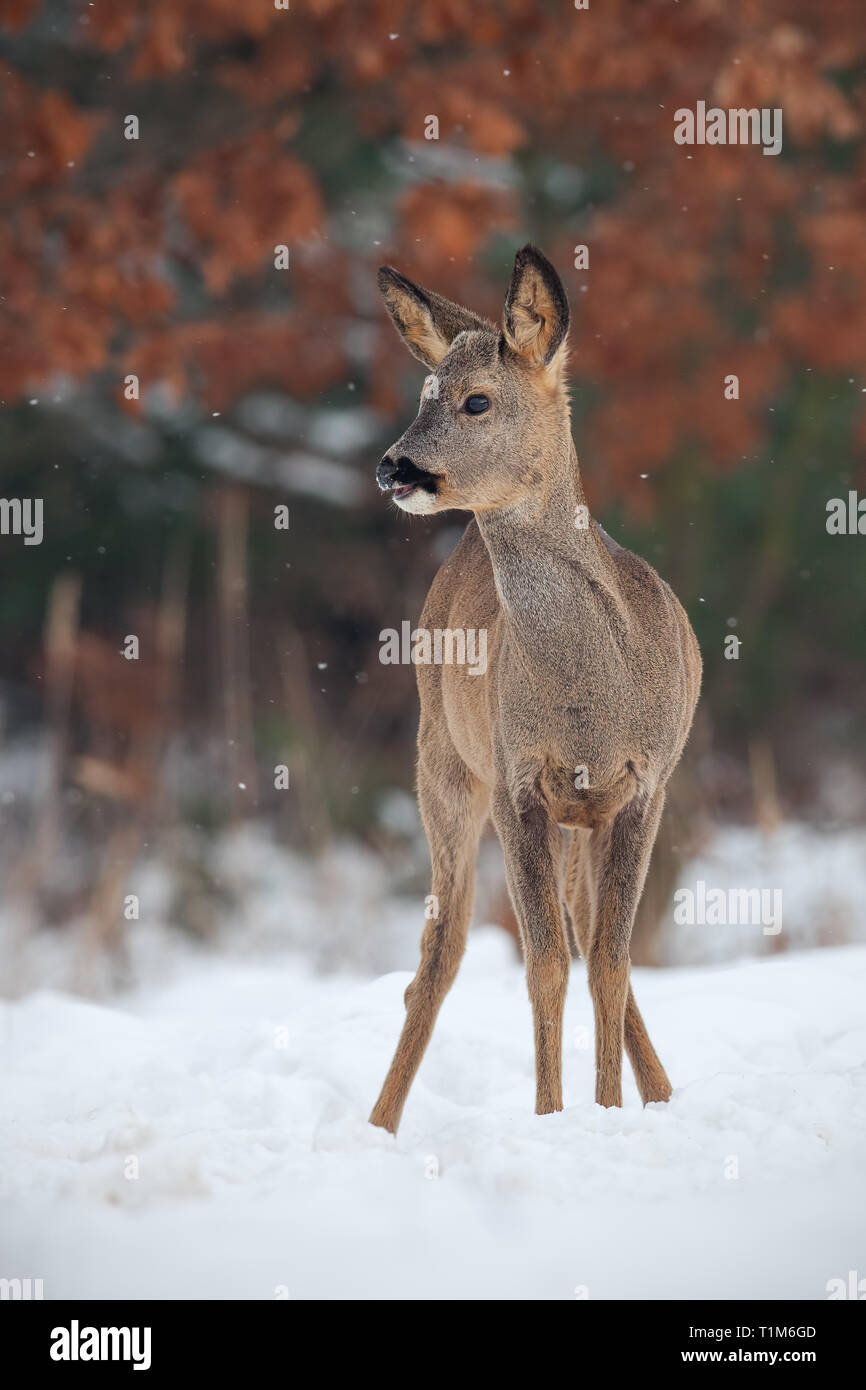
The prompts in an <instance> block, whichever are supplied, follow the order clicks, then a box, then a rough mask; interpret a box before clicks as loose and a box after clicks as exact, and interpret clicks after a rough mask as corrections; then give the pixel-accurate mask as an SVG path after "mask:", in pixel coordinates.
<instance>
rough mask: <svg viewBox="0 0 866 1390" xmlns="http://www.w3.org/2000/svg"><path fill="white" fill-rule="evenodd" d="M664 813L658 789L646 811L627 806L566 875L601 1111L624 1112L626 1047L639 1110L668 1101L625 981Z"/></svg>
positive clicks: (580, 851)
mask: <svg viewBox="0 0 866 1390" xmlns="http://www.w3.org/2000/svg"><path fill="white" fill-rule="evenodd" d="M663 806H664V790H663V789H660V790H659V791H657V792H656V794H655V796H654V797H653V798H652V799H651V800H650V801H649V803H646V804H644V805H643V806H639V805H637V804H636V803H634V802H632V803H631V805H629V806H626V807H625V808H624V809H623V810H622V811H620V813H619V815H618V816H617V817H616V820H615V821H614V822H613V824H612V825H611V826H609V827H607V828H606V829H605V830H603V831H598V830H597V831H593V832H592V842H591V843H589V844H587V843H584V844H582V845H580V846H579V847H578V848H577V851H576V853H577V857H578V860H579V863H578V865H577V866H576V869H575V870H574V872H572V873H570V874H569V876H568V883H569V887H571V886H572V883H573V882H574V884H575V886H574V889H573V892H574V896H573V897H572V898H571V901H572V903H573V907H572V908H571V917H572V920H573V922H574V926H575V930H576V932H577V936H578V942H579V945H580V950H581V955H583V957H584V959H585V960H586V963H587V971H588V975H589V989H590V993H591V995H592V1001H593V1007H594V1010H595V1039H596V1045H595V1055H596V1089H595V1098H596V1101H597V1102H598V1104H599V1105H608V1106H609V1105H622V1051H623V1044H624V1045H625V1048H626V1051H627V1053H628V1057H629V1061H630V1062H631V1065H632V1070H633V1072H634V1076H635V1081H636V1082H637V1088H638V1091H639V1093H640V1097H641V1100H642V1101H643V1103H644V1105H646V1104H648V1102H649V1101H661V1100H669V1099H670V1096H671V1083H670V1081H669V1080H668V1077H667V1074H666V1072H665V1069H664V1067H663V1066H662V1064H661V1062H660V1061H659V1058H658V1055H657V1053H656V1050H655V1048H654V1047H653V1045H652V1043H651V1042H650V1039H649V1034H648V1033H647V1030H646V1025H645V1024H644V1021H643V1019H642V1018H641V1014H640V1010H639V1009H638V1006H637V1004H636V1003H635V998H634V993H633V991H632V987H631V983H630V980H629V972H630V960H629V946H630V943H631V932H632V926H633V924H634V917H635V912H636V911H637V906H638V903H639V902H640V896H641V893H642V892H643V887H644V882H645V880H646V874H647V869H648V867H649V860H650V855H651V853H652V847H653V843H654V841H655V837H656V833H657V831H658V827H659V821H660V820H661V814H662V808H663ZM569 867H570V869H571V866H569ZM578 875H581V876H582V877H578ZM587 908H589V911H587Z"/></svg>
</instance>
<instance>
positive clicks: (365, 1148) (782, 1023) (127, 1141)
mask: <svg viewBox="0 0 866 1390" xmlns="http://www.w3.org/2000/svg"><path fill="white" fill-rule="evenodd" d="M419 928H420V922H412V923H411V924H407V939H408V940H409V941H410V942H411V947H410V949H409V954H410V955H414V945H415V941H416V940H417V936H418V932H419ZM302 962H303V957H301V956H300V954H299V953H298V952H297V951H292V952H282V953H280V952H276V951H274V952H271V953H270V954H268V955H267V956H264V957H262V959H260V960H258V961H257V960H252V959H249V960H238V959H235V960H233V961H227V960H226V959H225V958H222V959H217V958H216V957H208V956H203V957H202V959H200V960H198V961H196V962H194V963H193V962H190V963H189V964H188V965H187V966H185V967H183V968H182V969H180V971H179V972H178V973H176V974H175V975H173V976H172V977H171V978H170V979H169V980H168V981H167V982H166V983H164V984H162V985H154V984H152V983H151V984H148V985H146V986H142V987H140V988H139V989H138V991H137V992H134V993H132V994H128V995H126V996H123V997H122V1000H121V1001H120V1002H118V1000H117V999H114V1000H112V1001H110V1002H107V1003H104V1004H102V1003H93V1002H85V1001H84V1000H82V999H80V998H76V997H73V996H71V995H69V994H64V993H61V992H54V991H41V992H39V991H37V992H34V993H31V994H29V995H27V996H26V997H25V998H23V999H22V1000H20V1001H18V1002H13V1003H9V1004H5V1005H3V1006H2V1016H0V1020H2V1021H0V1048H2V1060H0V1109H2V1113H3V1116H4V1123H3V1127H2V1140H0V1143H2V1152H0V1184H2V1185H0V1276H3V1277H7V1278H13V1277H18V1278H27V1277H29V1278H41V1279H43V1280H44V1290H45V1297H46V1298H52V1297H67V1296H81V1297H120V1298H130V1297H156V1298H202V1297H204V1298H213V1297H221V1298H237V1297H243V1298H263V1299H270V1298H274V1297H281V1296H282V1297H284V1296H287V1297H291V1298H296V1299H304V1298H396V1299H403V1298H429V1299H438V1298H545V1299H573V1298H575V1297H584V1296H588V1297H589V1298H592V1299H599V1298H612V1297H614V1298H635V1297H654V1298H671V1297H682V1296H685V1297H699V1298H704V1297H722V1298H725V1297H746V1298H755V1299H765V1298H772V1297H781V1298H804V1299H820V1298H825V1297H826V1285H827V1282H828V1280H830V1279H833V1278H843V1279H847V1277H848V1272H849V1271H850V1270H859V1271H860V1274H861V1275H862V1274H863V1273H866V1209H864V1203H863V1200H862V1174H863V1161H864V1156H866V1066H864V1056H866V1009H864V992H866V947H864V946H847V947H840V948H836V949H826V950H819V951H810V952H804V953H801V954H793V953H792V954H787V955H780V956H776V957H774V958H771V959H765V960H761V961H752V962H745V963H743V962H739V963H736V964H727V965H721V966H715V967H702V968H700V969H676V970H665V971H659V972H641V971H636V972H635V988H636V993H637V997H638V1001H639V1003H640V1004H641V1007H642V1009H643V1012H644V1016H645V1018H646V1019H647V1023H648V1026H649V1028H650V1032H651V1035H652V1037H653V1040H654V1041H655V1043H656V1046H657V1049H658V1051H659V1053H660V1055H661V1057H662V1059H663V1061H664V1062H665V1064H666V1066H667V1068H668V1071H669V1073H670V1075H671V1078H672V1080H673V1082H674V1085H675V1093H674V1097H673V1100H672V1101H671V1103H670V1104H669V1105H667V1106H663V1105H657V1106H651V1107H649V1108H647V1109H646V1110H643V1109H641V1107H640V1104H639V1101H638V1098H637V1093H636V1091H635V1088H634V1085H633V1083H632V1081H631V1076H630V1073H629V1074H628V1077H627V1086H626V1100H625V1104H624V1107H623V1109H622V1110H620V1111H614V1110H610V1111H604V1110H601V1109H600V1108H598V1107H597V1106H595V1105H594V1104H593V1101H592V1088H593V1064H592V1051H591V1046H590V1039H591V1034H592V1028H591V1011H590V1006H589V999H588V994H587V990H586V983H585V977H584V973H583V969H582V967H581V966H580V965H576V966H575V967H574V969H573V972H572V982H571V989H570V992H569V1002H568V1009H567V1015H566V1049H565V1097H566V1109H565V1111H564V1112H563V1113H562V1114H558V1115H550V1116H545V1117H539V1116H536V1115H534V1114H533V1113H532V1106H533V1068H532V1049H531V1025H530V1016H529V1005H528V1000H527V997H526V989H525V985H524V981H523V974H522V970H521V968H520V967H519V965H518V964H517V963H516V962H515V961H514V957H513V951H512V948H511V944H510V942H509V941H508V940H507V939H506V938H505V937H504V935H503V934H502V933H499V932H496V931H493V930H491V929H482V930H479V931H476V932H474V933H473V934H472V936H471V942H470V948H469V951H468V953H467V957H466V961H465V963H464V966H463V969H462V971H461V974H460V976H459V978H458V981H457V984H456V985H455V987H454V989H453V990H452V992H451V995H450V996H449V998H448V1000H447V1001H446V1004H445V1006H444V1008H443V1011H442V1014H441V1016H440V1020H439V1023H438V1027H437V1030H436V1033H435V1034H434V1038H433V1041H432V1043H431V1046H430V1049H429V1050H428V1053H427V1057H426V1058H425V1061H424V1063H423V1065H422V1069H421V1072H420V1074H419V1077H418V1079H417V1081H416V1083H415V1087H414V1089H413V1091H412V1093H411V1095H410V1097H409V1101H408V1104H407V1107H406V1111H405V1115H404V1120H403V1126H402V1128H401V1131H400V1134H399V1136H398V1138H397V1139H396V1140H394V1139H392V1138H391V1137H390V1136H388V1135H386V1134H384V1133H382V1132H381V1131H378V1130H374V1129H372V1128H370V1127H369V1126H368V1125H367V1124H366V1119H365V1117H366V1115H367V1113H368V1111H369V1108H370V1106H371V1104H372V1102H373V1100H374V1099H375V1096H376V1094H377V1091H378V1088H379V1085H380V1083H381V1081H382V1078H383V1076H384V1072H385V1069H386V1066H387V1064H388V1062H389V1060H390V1056H391V1052H392V1049H393V1046H394V1043H395V1041H396V1037H397V1033H398V1029H399V1026H400V1022H401V1019H402V992H403V989H404V988H405V986H406V984H407V982H408V980H409V978H410V977H409V975H408V974H407V973H405V972H400V973H394V974H389V975H386V976H384V977H381V978H379V979H376V980H372V981H370V980H364V979H363V978H361V977H358V976H352V977H350V976H335V975H333V974H322V973H318V974H317V973H313V972H312V971H311V970H310V968H309V967H308V966H307V965H305V964H304V963H302ZM136 1173H137V1176H136Z"/></svg>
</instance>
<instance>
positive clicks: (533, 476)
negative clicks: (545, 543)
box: [376, 246, 570, 513]
mask: <svg viewBox="0 0 866 1390" xmlns="http://www.w3.org/2000/svg"><path fill="white" fill-rule="evenodd" d="M379 288H380V290H381V291H382V294H383V296H384V299H385V304H386V307H387V309H388V312H389V314H390V315H391V318H392V320H393V322H394V325H395V327H396V329H397V332H398V333H399V334H400V336H401V337H402V339H403V341H404V342H405V344H406V346H407V347H408V349H409V351H410V352H411V353H412V354H413V356H415V357H417V358H418V359H419V361H421V362H423V363H424V365H425V366H426V367H427V368H428V371H429V372H430V375H429V376H428V377H427V379H426V380H425V382H424V385H423V387H422V390H421V403H420V407H419V410H418V415H417V417H416V418H415V420H414V421H413V422H412V424H411V425H410V426H409V428H408V429H407V430H406V432H405V434H403V435H402V436H401V437H400V439H398V440H397V442H396V443H395V444H394V445H393V446H392V447H391V449H390V450H389V451H388V453H387V454H386V455H385V457H384V458H383V459H382V462H381V463H380V464H379V466H378V468H377V470H376V481H377V482H378V484H379V487H380V488H381V489H382V491H383V492H387V493H388V494H389V496H390V497H391V498H392V499H393V501H394V502H395V503H396V505H397V506H398V507H400V508H401V510H402V511H405V512H416V513H429V512H441V511H446V510H448V509H449V508H452V507H456V508H460V509H463V510H468V511H474V512H479V511H489V510H494V509H503V508H507V507H513V506H517V505H519V504H520V502H522V501H523V500H525V499H526V498H527V497H528V496H530V495H531V494H532V493H533V492H539V491H541V490H542V489H543V487H544V482H545V468H544V461H545V459H546V458H548V457H550V455H551V451H552V448H553V447H554V446H555V445H556V444H557V443H560V444H562V443H564V444H566V445H567V444H568V443H569V441H570V425H569V409H568V395H567V391H566V386H565V360H566V354H567V333H568V322H569V310H568V300H567V298H566V295H565V290H564V289H563V286H562V282H561V280H560V278H559V276H558V275H557V273H556V271H555V270H554V268H553V266H552V265H551V264H550V262H549V261H548V260H547V258H546V257H545V256H543V255H542V254H541V252H540V251H538V250H537V249H536V248H535V247H534V246H524V248H523V250H522V251H519V252H518V253H517V256H516V258H515V262H514V271H513V274H512V277H511V284H510V286H509V289H508V293H507V295H506V298H505V308H504V312H503V319H502V329H501V331H500V330H499V329H497V328H496V327H495V326H494V325H493V324H492V323H490V322H489V321H488V320H487V319H483V318H480V317H479V316H478V315H477V314H474V313H472V311H471V310H469V309H464V308H462V307H461V306H460V305H459V304H454V303H452V301H451V300H449V299H445V298H444V297H443V296H442V295H439V294H434V293H433V292H432V291H430V290H426V289H422V288H421V286H420V285H416V284H414V283H413V282H412V281H411V280H407V279H406V277H405V276H404V275H401V274H400V273H399V272H398V271H396V270H393V269H392V268H391V267H390V266H383V267H382V268H381V270H380V271H379Z"/></svg>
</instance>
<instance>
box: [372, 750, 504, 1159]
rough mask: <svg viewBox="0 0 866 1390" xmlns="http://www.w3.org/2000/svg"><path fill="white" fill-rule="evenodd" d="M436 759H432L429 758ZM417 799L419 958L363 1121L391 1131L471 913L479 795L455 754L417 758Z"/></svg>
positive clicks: (482, 804)
mask: <svg viewBox="0 0 866 1390" xmlns="http://www.w3.org/2000/svg"><path fill="white" fill-rule="evenodd" d="M434 759H435V761H434ZM418 804H419V806H420V809H421V817H422V820H423V821H424V828H425V830H426V832H427V840H428V843H429V846H430V857H431V860H432V866H433V882H432V892H431V896H430V898H429V899H428V908H427V911H428V917H427V920H426V922H425V925H424V931H423V933H422V936H421V964H420V965H419V967H418V971H417V974H416V975H415V978H414V980H413V981H412V983H411V984H410V985H409V986H408V988H407V990H406V994H405V1002H406V1021H405V1023H404V1024H403V1030H402V1032H401V1034H400V1041H399V1042H398V1044H397V1051H396V1052H395V1054H394V1060H393V1061H392V1063H391V1066H390V1068H389V1070H388V1075H387V1076H386V1078H385V1082H384V1085H383V1086H382V1090H381V1092H380V1094H379V1099H378V1100H377V1101H376V1104H375V1105H374V1106H373V1110H372V1113H371V1115H370V1124H372V1125H379V1126H381V1128H382V1129H387V1130H389V1131H390V1132H391V1134H396V1133H397V1126H398V1125H399V1123H400V1116H401V1115H402V1113H403V1106H404V1105H405V1103H406V1097H407V1096H408V1094H409V1088H410V1087H411V1085H412V1082H413V1081H414V1079H415V1073H416V1072H417V1070H418V1068H419V1066H420V1065H421V1059H422V1057H423V1056H424V1053H425V1051H426V1048H427V1044H428V1042H429V1041H430V1036H431V1034H432V1032H433V1025H434V1024H435V1022H436V1018H437V1015H438V1013H439V1010H440V1008H441V1007H442V1001H443V999H444V998H445V995H446V994H447V993H448V990H449V989H450V988H451V985H452V984H453V982H454V978H455V976H456V974H457V970H458V967H459V965H460V961H461V959H462V957H463V952H464V949H465V947H466V933H467V930H468V927H469V918H470V915H471V912H472V893H473V888H474V883H475V860H476V857H477V854H478V841H479V838H480V835H481V827H482V825H483V823H484V817H485V814H486V795H485V793H484V792H483V790H482V788H481V787H480V784H479V783H477V782H476V781H475V779H474V778H473V777H472V775H471V774H470V773H469V771H468V769H467V768H466V766H465V764H464V763H463V762H462V761H461V760H460V759H459V758H458V756H457V754H456V753H454V754H453V755H452V754H450V753H448V754H443V752H442V750H441V748H435V749H434V750H433V755H432V757H431V758H429V759H427V760H425V759H424V758H423V756H422V759H421V760H420V761H419V764H418Z"/></svg>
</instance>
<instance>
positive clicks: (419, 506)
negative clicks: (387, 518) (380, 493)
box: [393, 487, 436, 516]
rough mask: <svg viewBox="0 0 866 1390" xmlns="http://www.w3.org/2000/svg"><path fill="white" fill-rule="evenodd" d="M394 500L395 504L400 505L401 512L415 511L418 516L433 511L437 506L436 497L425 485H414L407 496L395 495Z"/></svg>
mask: <svg viewBox="0 0 866 1390" xmlns="http://www.w3.org/2000/svg"><path fill="white" fill-rule="evenodd" d="M393 501H394V506H395V507H399V508H400V511H401V512H413V513H414V514H415V515H416V516H423V515H424V513H426V512H432V511H433V509H434V508H435V506H436V498H435V497H434V496H433V494H432V493H431V492H428V491H427V490H426V488H423V487H413V489H412V491H411V492H409V493H407V494H406V496H405V497H397V496H394V497H393Z"/></svg>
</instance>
